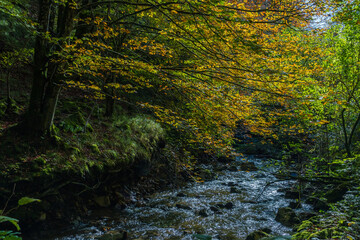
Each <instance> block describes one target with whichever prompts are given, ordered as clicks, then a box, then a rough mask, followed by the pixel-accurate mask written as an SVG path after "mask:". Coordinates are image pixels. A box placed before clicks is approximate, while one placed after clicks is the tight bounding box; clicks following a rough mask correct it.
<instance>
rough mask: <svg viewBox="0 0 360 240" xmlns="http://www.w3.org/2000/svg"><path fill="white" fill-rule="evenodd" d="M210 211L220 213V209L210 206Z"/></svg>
mask: <svg viewBox="0 0 360 240" xmlns="http://www.w3.org/2000/svg"><path fill="white" fill-rule="evenodd" d="M210 210H211V211H213V212H215V213H217V212H220V209H219V208H217V207H214V206H211V207H210Z"/></svg>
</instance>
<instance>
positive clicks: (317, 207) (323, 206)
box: [313, 199, 330, 211]
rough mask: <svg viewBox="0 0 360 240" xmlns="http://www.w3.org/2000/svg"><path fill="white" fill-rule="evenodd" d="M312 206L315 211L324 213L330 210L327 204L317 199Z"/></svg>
mask: <svg viewBox="0 0 360 240" xmlns="http://www.w3.org/2000/svg"><path fill="white" fill-rule="evenodd" d="M313 206H314V210H315V211H319V210H323V211H326V210H329V208H330V207H329V205H328V204H327V202H326V201H324V200H321V199H317V200H316V201H315V202H314V203H313Z"/></svg>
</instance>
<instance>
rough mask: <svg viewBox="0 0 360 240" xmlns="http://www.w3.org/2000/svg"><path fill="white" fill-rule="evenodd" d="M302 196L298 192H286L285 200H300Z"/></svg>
mask: <svg viewBox="0 0 360 240" xmlns="http://www.w3.org/2000/svg"><path fill="white" fill-rule="evenodd" d="M300 197H301V194H300V193H299V192H298V191H293V190H288V191H286V192H285V198H287V199H299V198H300Z"/></svg>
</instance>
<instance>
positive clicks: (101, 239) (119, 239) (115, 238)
mask: <svg viewBox="0 0 360 240" xmlns="http://www.w3.org/2000/svg"><path fill="white" fill-rule="evenodd" d="M95 239H96V240H127V232H122V233H121V232H119V231H109V232H107V233H105V234H103V235H101V236H98V237H96V238H95Z"/></svg>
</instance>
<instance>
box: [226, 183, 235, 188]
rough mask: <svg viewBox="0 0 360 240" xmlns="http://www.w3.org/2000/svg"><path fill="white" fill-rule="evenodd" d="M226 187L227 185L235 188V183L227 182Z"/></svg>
mask: <svg viewBox="0 0 360 240" xmlns="http://www.w3.org/2000/svg"><path fill="white" fill-rule="evenodd" d="M227 185H228V186H229V187H233V186H236V183H235V182H228V183H227Z"/></svg>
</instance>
